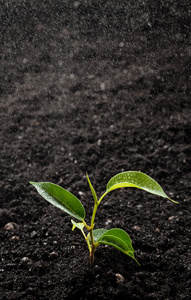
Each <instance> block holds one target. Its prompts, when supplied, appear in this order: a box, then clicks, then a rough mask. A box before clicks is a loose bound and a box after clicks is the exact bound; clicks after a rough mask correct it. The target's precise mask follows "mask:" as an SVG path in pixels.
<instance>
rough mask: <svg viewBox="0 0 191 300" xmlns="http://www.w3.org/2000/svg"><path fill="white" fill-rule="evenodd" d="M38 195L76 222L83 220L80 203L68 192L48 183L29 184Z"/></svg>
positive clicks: (83, 211)
mask: <svg viewBox="0 0 191 300" xmlns="http://www.w3.org/2000/svg"><path fill="white" fill-rule="evenodd" d="M30 184H32V185H33V186H34V187H35V188H36V189H37V191H38V193H39V194H40V195H41V196H42V197H43V198H44V199H45V200H47V201H48V202H50V203H51V204H53V205H54V206H56V207H58V208H60V209H61V210H63V211H65V212H66V213H68V214H69V215H71V216H72V217H74V218H76V219H77V220H78V221H82V220H83V219H84V218H85V210H84V207H83V205H82V204H81V202H80V201H79V200H78V198H76V196H74V195H73V194H72V193H70V192H69V191H67V190H65V189H64V188H62V187H61V186H59V185H56V184H53V183H50V182H30Z"/></svg>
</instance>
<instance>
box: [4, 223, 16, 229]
mask: <svg viewBox="0 0 191 300" xmlns="http://www.w3.org/2000/svg"><path fill="white" fill-rule="evenodd" d="M16 227H17V224H15V223H11V222H9V223H7V224H6V225H5V226H4V229H5V230H14V229H15V228H16Z"/></svg>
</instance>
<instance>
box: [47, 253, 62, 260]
mask: <svg viewBox="0 0 191 300" xmlns="http://www.w3.org/2000/svg"><path fill="white" fill-rule="evenodd" d="M58 256H59V254H58V253H57V252H54V251H53V252H51V253H50V254H49V256H48V257H49V258H50V259H55V258H57V257H58Z"/></svg>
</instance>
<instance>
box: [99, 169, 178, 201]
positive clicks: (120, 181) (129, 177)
mask: <svg viewBox="0 0 191 300" xmlns="http://www.w3.org/2000/svg"><path fill="white" fill-rule="evenodd" d="M124 187H134V188H138V189H142V190H144V191H146V192H149V193H151V194H155V195H158V196H161V197H163V198H167V199H169V200H171V201H173V202H175V203H178V202H176V201H174V200H172V199H170V198H169V197H168V196H167V195H166V194H165V192H164V191H163V189H162V188H161V186H160V185H159V184H158V183H157V182H156V181H155V180H154V179H152V178H151V177H150V176H148V175H146V174H144V173H142V172H137V171H128V172H122V173H119V174H117V175H115V176H114V177H112V178H111V179H110V181H109V182H108V184H107V189H106V193H105V194H104V195H103V196H105V195H106V194H107V193H109V192H110V191H113V190H115V189H118V188H124ZM103 196H102V197H101V199H102V198H103Z"/></svg>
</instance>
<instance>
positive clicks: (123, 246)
mask: <svg viewBox="0 0 191 300" xmlns="http://www.w3.org/2000/svg"><path fill="white" fill-rule="evenodd" d="M97 243H98V244H103V245H109V246H113V247H115V248H116V249H118V250H119V251H121V252H123V253H125V254H126V255H128V256H130V257H131V258H133V259H134V260H135V261H136V262H137V260H136V259H135V257H134V249H133V246H132V243H131V238H130V236H129V235H128V234H127V233H126V232H125V231H124V230H122V229H119V228H113V229H110V230H107V231H105V232H104V233H103V234H102V235H101V236H100V237H99V239H98V240H97ZM137 263H138V262H137Z"/></svg>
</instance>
